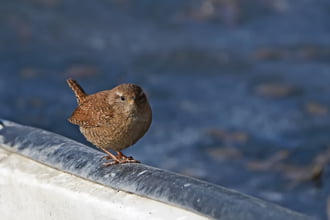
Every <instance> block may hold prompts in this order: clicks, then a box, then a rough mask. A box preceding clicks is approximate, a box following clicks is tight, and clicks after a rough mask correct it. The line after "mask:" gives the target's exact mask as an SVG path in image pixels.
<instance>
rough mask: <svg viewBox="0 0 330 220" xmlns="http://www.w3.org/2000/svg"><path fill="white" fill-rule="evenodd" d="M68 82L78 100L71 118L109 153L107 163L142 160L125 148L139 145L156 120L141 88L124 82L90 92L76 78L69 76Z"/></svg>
mask: <svg viewBox="0 0 330 220" xmlns="http://www.w3.org/2000/svg"><path fill="white" fill-rule="evenodd" d="M67 83H68V85H69V86H70V88H71V89H72V90H73V92H74V93H75V95H76V97H77V102H78V107H77V108H76V109H75V111H74V112H73V113H72V115H71V117H70V118H69V119H68V120H69V122H71V123H73V124H76V125H79V127H80V131H81V133H82V134H83V135H84V136H85V138H86V139H87V140H88V141H89V142H91V143H92V144H94V145H95V146H97V147H98V148H100V149H102V150H103V151H104V152H105V153H106V154H107V155H108V156H106V157H105V158H106V159H112V161H111V162H108V163H105V164H103V165H104V166H109V165H112V164H116V163H139V161H137V160H134V159H133V157H127V156H125V155H124V154H123V153H122V152H121V151H122V150H123V149H125V148H127V147H129V146H131V145H133V144H135V143H136V142H137V141H138V140H139V139H140V138H141V137H142V136H143V135H144V134H145V133H146V131H147V130H148V129H149V127H150V124H151V121H152V112H151V108H150V105H149V102H148V99H147V96H146V95H145V93H144V92H143V90H142V89H141V87H139V86H138V85H134V84H121V85H118V86H116V87H115V88H113V89H111V90H105V91H101V92H97V93H95V94H91V95H88V94H87V93H85V91H84V90H83V89H82V88H81V87H80V85H79V84H78V83H77V82H76V81H74V80H72V79H68V80H67ZM108 149H110V150H112V151H115V152H116V153H117V155H114V154H112V153H110V152H109V151H108Z"/></svg>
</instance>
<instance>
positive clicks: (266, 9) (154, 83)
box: [0, 0, 330, 219]
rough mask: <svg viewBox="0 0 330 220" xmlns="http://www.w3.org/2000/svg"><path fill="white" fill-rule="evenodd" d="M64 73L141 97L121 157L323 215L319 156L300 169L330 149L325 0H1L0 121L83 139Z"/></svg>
mask: <svg viewBox="0 0 330 220" xmlns="http://www.w3.org/2000/svg"><path fill="white" fill-rule="evenodd" d="M68 77H72V78H75V79H76V80H77V81H79V82H80V83H81V85H82V86H83V87H84V88H85V90H86V91H87V92H90V93H93V92H97V91H99V90H104V89H109V88H112V87H113V86H115V85H117V84H119V83H123V82H133V83H137V84H139V85H141V86H142V87H143V88H144V89H145V90H146V91H147V93H148V95H149V99H150V102H151V105H152V107H153V112H154V121H153V124H152V127H151V129H150V131H149V132H148V134H147V135H146V136H145V137H144V138H143V139H141V141H139V142H138V143H137V144H136V146H133V147H131V148H130V149H127V150H126V152H125V153H126V154H129V155H134V157H135V158H137V159H139V160H141V161H143V162H144V163H146V164H150V165H153V166H157V167H161V168H164V169H168V170H172V171H175V172H179V173H183V174H186V175H190V176H194V177H197V178H200V179H204V180H206V181H209V182H213V183H216V184H220V185H225V186H227V187H230V188H234V189H237V190H239V191H242V192H245V193H248V194H251V195H255V196H257V197H260V198H263V199H266V200H269V201H272V202H275V203H278V204H281V205H283V206H286V207H288V208H291V209H294V210H297V211H300V212H303V213H306V214H309V215H314V216H317V217H319V218H320V219H326V206H327V200H328V197H329V191H330V184H329V180H330V173H329V172H330V171H329V165H328V164H329V163H328V161H329V160H330V159H324V160H325V162H324V163H323V164H322V169H321V170H322V173H321V174H320V176H319V178H316V180H315V178H314V180H312V178H311V173H312V171H311V169H309V167H308V166H309V164H313V161H315V160H316V158H317V157H318V155H320V154H321V155H322V154H323V155H327V154H329V153H327V150H329V148H330V137H329V134H330V86H329V85H330V2H329V1H327V0H314V1H308V0H300V1H290V0H278V1H260V0H248V1H246V0H236V1H224V0H207V1H206V0H204V1H203V0H200V1H198V0H189V1H174V0H171V1H151V0H148V1H147V0H144V1H130V0H122V1H120V0H112V1H111V0H101V1H97V2H94V1H87V0H80V1H77V0H65V1H64V0H33V1H18V0H2V1H1V3H0V104H1V108H0V117H2V118H6V119H10V120H14V121H16V122H19V123H23V124H28V125H32V126H36V127H41V128H44V129H47V130H51V131H54V132H57V133H59V134H62V135H64V136H68V137H70V138H73V139H75V140H79V141H81V142H83V143H87V142H86V141H85V140H84V138H83V137H82V135H81V134H80V133H79V131H78V129H77V127H75V126H73V125H71V124H69V123H68V122H67V121H66V118H67V117H69V116H70V114H71V112H72V111H73V109H74V108H75V106H76V103H75V98H74V96H73V94H72V92H71V91H70V89H69V88H68V87H67V85H66V83H65V79H67V78H68ZM283 150H287V151H288V156H287V157H286V158H285V159H284V160H283V161H281V162H279V163H277V164H275V165H272V166H269V167H267V164H265V163H260V161H264V162H265V161H269V158H272V157H273V158H274V155H276V154H278V153H279V152H282V151H283ZM329 157H330V156H329ZM252 162H259V163H258V164H259V166H261V167H262V168H263V169H262V170H261V169H257V168H255V167H252V168H251V163H252ZM293 166H294V167H293ZM292 170H293V171H292ZM299 172H300V173H304V174H306V176H307V177H301V178H298V177H296V178H293V177H292V175H293V174H294V173H299ZM313 172H314V171H313ZM308 174H309V175H308ZM290 176H291V178H290ZM329 203H330V202H329ZM329 206H330V205H329Z"/></svg>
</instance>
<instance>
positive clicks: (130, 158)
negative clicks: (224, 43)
mask: <svg viewBox="0 0 330 220" xmlns="http://www.w3.org/2000/svg"><path fill="white" fill-rule="evenodd" d="M116 152H117V155H118V156H117V157H120V158H122V159H129V160H134V159H133V157H127V156H126V155H124V154H123V153H122V152H120V151H116Z"/></svg>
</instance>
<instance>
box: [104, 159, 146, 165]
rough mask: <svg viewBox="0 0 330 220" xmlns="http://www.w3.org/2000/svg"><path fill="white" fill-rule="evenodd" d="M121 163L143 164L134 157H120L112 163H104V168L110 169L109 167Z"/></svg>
mask: <svg viewBox="0 0 330 220" xmlns="http://www.w3.org/2000/svg"><path fill="white" fill-rule="evenodd" d="M111 159H112V158H111ZM120 163H141V162H140V161H138V160H134V159H133V157H127V158H125V159H123V158H120V157H118V158H117V159H116V160H112V161H110V162H107V163H104V164H103V166H105V167H108V166H111V165H114V164H120Z"/></svg>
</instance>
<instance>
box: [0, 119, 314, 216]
mask: <svg viewBox="0 0 330 220" xmlns="http://www.w3.org/2000/svg"><path fill="white" fill-rule="evenodd" d="M102 155H103V154H102V153H101V152H98V151H96V150H94V149H92V148H89V147H87V146H85V145H82V144H80V143H78V142H75V141H73V140H70V139H68V138H65V137H63V136H60V135H57V134H54V133H51V132H47V131H44V130H40V129H36V128H32V127H28V126H22V125H19V124H16V123H13V122H10V121H6V120H1V124H0V185H1V188H0V204H1V205H0V213H1V214H0V215H3V214H2V213H7V214H8V210H7V211H6V210H4V209H6V208H7V209H8V207H6V206H3V205H2V204H6V203H10V204H11V205H12V207H9V208H10V210H11V212H16V211H17V212H22V213H23V215H24V213H29V212H31V209H32V208H33V207H34V208H33V210H35V212H38V211H39V212H40V213H39V215H38V216H39V218H33V219H76V218H78V217H79V218H80V219H94V218H97V219H105V217H107V218H108V219H109V218H110V219H130V218H132V219H148V218H151V219H203V218H215V219H223V220H231V219H233V220H240V219H244V220H249V219H251V220H255V219H267V220H271V219H279V220H280V219H281V220H282V219H291V220H303V219H311V218H310V217H307V216H304V215H302V214H299V213H296V212H293V211H290V210H288V209H285V208H282V207H280V206H277V205H274V204H272V203H269V202H265V201H262V200H259V199H256V198H253V197H250V196H247V195H244V194H241V193H239V192H236V191H234V190H230V189H226V188H224V187H221V186H216V185H213V184H210V183H206V182H203V181H200V180H197V179H194V178H189V177H186V176H182V175H178V174H175V173H171V172H168V171H165V170H161V169H157V168H154V167H150V166H146V165H144V164H122V165H115V166H111V167H100V165H101V164H102V161H100V160H99V158H100V157H101V156H102ZM45 165H46V166H45ZM54 168H55V169H54ZM71 174H73V175H71ZM31 181H32V183H33V184H32V183H31ZM33 181H34V182H33ZM30 183H31V184H32V185H31V184H30ZM24 184H25V185H24ZM22 185H24V187H21V186H22ZM47 187H48V188H47ZM32 188H33V189H32ZM23 189H31V190H26V191H25V190H23ZM11 195H15V196H11ZM62 196H63V197H62ZM133 197H134V198H133ZM20 198H25V199H28V201H26V203H29V204H30V205H31V204H32V205H34V206H33V207H32V208H31V207H30V208H28V207H29V206H27V207H22V206H21V205H22V201H24V200H20ZM40 198H41V199H40ZM64 198H66V199H64ZM70 198H71V200H70ZM128 198H130V199H131V200H130V199H128ZM132 198H133V199H132ZM13 200H14V201H13ZM16 200H17V201H16ZM57 200H58V201H59V202H55V201H57ZM69 200H70V201H69ZM46 201H50V203H47V202H46ZM65 201H67V203H68V204H70V205H68V206H67V205H65V206H63V207H62V209H59V207H61V206H57V205H60V204H62V205H63V204H66V203H65ZM100 201H101V202H100ZM80 203H81V205H80ZM56 204H57V205H56ZM75 204H76V206H75ZM98 204H102V206H101V205H98ZM5 207H6V208H5ZM79 207H80V208H79ZM118 207H121V208H118ZM15 209H18V210H16V211H15ZM56 210H58V212H59V213H57V212H56ZM62 210H66V211H65V213H70V215H69V216H72V217H70V218H61V217H58V216H57V217H54V216H50V214H49V213H53V215H55V214H61V212H62ZM70 210H71V211H72V212H70ZM129 210H131V211H129ZM132 210H134V211H132ZM123 211H124V212H125V213H122V212H123ZM127 211H129V212H127ZM93 213H94V214H93ZM150 213H152V215H151V214H150ZM62 214H63V213H62ZM130 214H131V215H130ZM171 214H173V216H172V217H171ZM8 215H9V214H8ZM8 215H6V214H5V217H6V216H8ZM66 216H68V215H66ZM130 216H131V217H130ZM136 216H137V217H136ZM139 216H140V217H139ZM82 217H86V218H82ZM138 217H139V218H138ZM1 219H3V218H2V217H1ZM4 219H6V218H4ZM8 219H12V218H8ZM18 219H22V218H18Z"/></svg>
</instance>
